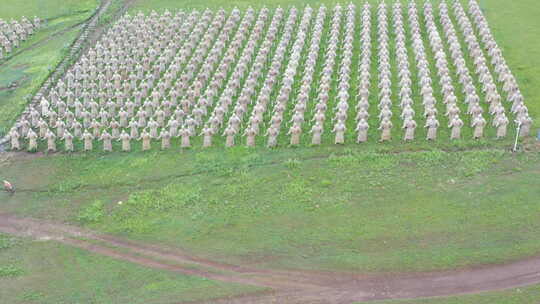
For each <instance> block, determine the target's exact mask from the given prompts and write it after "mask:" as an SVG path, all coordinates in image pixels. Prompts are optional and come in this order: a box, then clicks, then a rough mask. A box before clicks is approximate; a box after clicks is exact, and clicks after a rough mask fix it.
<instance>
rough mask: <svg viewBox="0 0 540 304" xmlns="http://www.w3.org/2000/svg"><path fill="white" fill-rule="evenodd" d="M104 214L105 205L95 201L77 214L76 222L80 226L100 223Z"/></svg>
mask: <svg viewBox="0 0 540 304" xmlns="http://www.w3.org/2000/svg"><path fill="white" fill-rule="evenodd" d="M104 212H105V205H104V204H103V202H102V201H99V200H97V201H95V202H93V203H92V204H91V205H90V206H88V207H86V208H84V209H83V210H81V212H80V213H79V216H78V217H77V220H78V221H79V222H81V223H82V224H91V223H97V222H99V221H101V219H102V218H103V215H104Z"/></svg>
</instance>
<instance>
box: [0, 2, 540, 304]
mask: <svg viewBox="0 0 540 304" xmlns="http://www.w3.org/2000/svg"><path fill="white" fill-rule="evenodd" d="M48 1H49V4H50V5H48V6H47V7H48V8H49V9H51V11H50V12H47V14H49V16H51V17H53V16H61V15H65V17H62V18H58V19H55V20H56V21H55V22H57V23H56V24H57V26H58V27H57V28H55V29H54V30H53V29H50V30H48V29H44V30H43V31H44V33H45V31H50V32H51V33H52V32H53V31H57V30H61V29H62V28H67V27H69V26H71V25H73V24H76V23H77V22H80V21H81V20H84V18H85V16H87V14H89V13H90V11H91V10H92V9H93V8H94V7H95V5H96V2H95V1H85V2H84V3H86V4H84V5H83V4H82V3H83V2H82V1H67V2H66V1H64V2H62V3H67V4H66V5H65V6H61V5H58V4H56V6H55V5H54V4H53V2H55V1H52V0H48ZM12 2H15V1H12ZM34 2H36V3H38V4H35V5H30V4H28V7H27V2H26V1H25V4H24V5H20V6H19V8H20V10H19V11H16V10H15V9H14V10H13V11H11V10H8V11H6V12H5V13H4V11H2V10H0V18H9V17H12V16H13V17H16V16H18V14H21V15H22V14H25V15H27V16H28V15H30V16H31V15H33V14H35V13H32V12H34V11H35V10H39V8H38V9H35V7H36V6H38V5H40V4H39V3H43V2H40V1H34ZM335 2H336V1H309V3H310V4H311V5H313V6H316V5H318V4H320V3H325V4H327V5H331V4H332V3H335ZM28 3H30V2H28ZM263 3H266V4H268V5H282V6H288V5H297V6H301V5H303V4H305V3H306V2H305V1H300V0H295V1H292V0H281V1H269V2H256V3H255V2H253V1H247V0H246V1H228V2H226V3H222V2H221V1H215V0H203V1H197V2H181V1H172V0H167V1H165V0H158V1H143V0H138V1H135V3H134V5H133V6H132V8H131V9H130V12H132V13H133V12H136V11H138V10H143V11H145V12H148V11H150V10H152V9H156V10H158V11H159V10H164V9H166V8H169V9H175V8H199V9H200V8H205V7H211V8H216V7H219V6H221V5H223V6H224V7H225V8H231V7H234V6H238V7H240V8H245V7H247V6H248V5H253V6H260V5H262V4H263ZM480 4H481V6H482V7H483V8H484V9H485V11H484V12H485V14H486V15H487V18H488V21H489V23H490V25H491V29H492V31H493V34H494V35H495V38H496V39H497V41H498V42H499V45H500V46H501V47H502V48H503V51H504V56H505V58H506V60H507V62H508V64H509V65H510V67H511V68H512V70H513V72H514V74H515V75H516V77H517V79H518V82H519V84H520V87H521V90H522V92H523V94H524V96H525V98H526V103H527V105H528V107H529V110H530V113H531V115H532V116H533V118H536V120H535V126H536V127H538V126H540V124H539V122H538V117H540V116H539V114H540V101H539V100H538V97H537V96H538V95H539V94H538V93H540V89H539V88H537V86H536V84H537V83H538V82H539V80H540V79H539V77H540V76H539V75H540V70H539V69H540V54H539V52H540V51H539V49H538V48H537V47H536V46H539V45H540V33H539V31H540V29H539V27H538V25H539V24H538V21H537V18H536V17H537V16H538V15H539V14H540V6H539V5H538V4H537V3H536V2H534V1H532V0H521V1H514V2H512V3H511V4H510V3H509V2H508V1H504V0H485V1H480ZM0 6H1V7H4V2H2V4H0ZM52 7H57V8H58V10H56V11H53V10H52ZM60 7H61V9H60ZM69 7H72V8H71V9H70V8H69ZM86 9H88V10H90V11H88V12H87V13H79V12H80V11H82V10H86ZM4 14H5V15H4ZM62 20H63V21H62ZM50 26H51V27H54V26H55V25H53V23H51V25H50ZM77 33H78V28H75V29H74V30H73V31H71V32H68V33H67V34H66V35H63V36H59V37H57V38H55V39H51V40H50V41H48V42H47V43H46V44H43V45H42V46H40V47H39V48H36V49H34V50H31V51H28V52H25V53H24V54H23V55H21V56H20V57H16V58H13V59H11V60H10V61H9V62H8V63H7V64H2V65H1V66H0V87H2V86H4V85H6V84H9V83H11V82H13V81H17V82H20V83H21V86H20V87H18V88H17V89H15V90H11V91H10V90H7V91H0V134H2V129H1V128H6V127H8V126H9V125H10V123H11V122H12V121H13V119H14V118H15V117H16V116H17V115H18V113H19V112H20V111H21V110H22V108H23V106H24V103H25V101H24V96H25V95H27V94H29V93H30V92H32V91H34V90H35V89H36V88H37V87H38V85H39V82H40V80H42V79H43V78H42V77H45V76H46V74H47V73H48V70H47V68H48V67H49V66H52V64H51V62H56V61H57V60H59V59H60V58H61V56H62V54H63V51H62V48H63V47H64V46H65V45H66V44H68V43H69V42H70V41H72V40H73V39H74V37H75V36H76V35H77ZM38 35H40V34H39V33H38V34H37V35H36V36H35V37H34V38H32V41H34V40H36V41H37V40H39V37H38ZM43 35H45V34H43ZM525 46H526V47H525ZM23 47H24V45H23ZM510 143H511V139H509V140H505V141H503V142H498V143H493V142H492V141H480V142H475V141H472V140H470V141H469V140H463V141H461V142H458V143H457V144H455V143H447V142H442V143H440V144H438V145H437V147H433V146H432V145H430V144H429V143H426V142H424V141H423V140H418V141H417V142H415V143H413V144H408V145H402V144H401V143H399V141H397V140H396V141H394V142H392V143H391V144H389V145H381V144H376V143H369V144H368V145H365V146H354V145H351V146H348V147H335V146H331V145H325V146H323V147H321V148H308V147H301V148H296V149H295V148H280V149H277V150H267V149H263V148H257V149H253V150H251V149H246V148H243V147H236V148H233V149H230V150H227V151H224V150H222V149H220V148H212V149H210V150H207V151H201V150H200V149H194V150H188V151H182V152H179V151H172V150H171V151H166V152H160V151H158V150H157V149H156V148H155V149H154V150H152V151H151V152H149V153H142V152H134V153H130V154H123V153H110V154H102V153H99V152H95V153H91V154H86V155H82V154H76V155H52V156H46V157H34V156H25V157H16V158H15V159H12V160H9V159H8V160H5V161H3V162H2V161H0V179H2V178H6V179H9V180H10V181H12V182H13V183H14V184H15V185H16V187H18V188H19V189H21V191H20V192H19V193H17V194H16V195H15V196H12V197H9V196H7V195H6V194H4V193H0V212H12V213H16V214H18V215H21V216H32V217H37V218H45V219H50V220H55V221H66V222H70V223H73V224H77V225H82V226H85V227H88V228H91V229H96V230H99V231H104V232H109V233H113V234H116V235H120V236H123V237H126V238H129V239H135V240H139V241H144V242H149V243H153V244H158V245H167V246H171V247H180V248H182V249H185V250H187V251H188V252H191V253H193V254H196V255H199V256H202V257H207V258H211V259H214V260H218V261H223V262H229V263H233V264H239V263H243V264H247V265H254V266H256V267H262V268H265V267H267V268H302V269H322V270H355V271H362V272H386V271H390V272H392V271H424V270H440V269H452V268H455V267H463V266H470V265H477V264H488V263H501V262H507V261H510V260H516V259H519V258H523V257H527V256H532V255H537V254H538V252H540V239H539V238H538V237H537V236H538V234H539V233H540V224H539V223H540V216H539V215H540V206H539V205H538V204H537V202H538V197H540V188H539V187H538V180H539V174H540V154H539V152H538V151H539V150H538V144H537V143H536V142H534V140H533V139H528V145H527V146H528V147H529V150H532V152H528V153H521V154H510V153H509V152H505V149H506V150H508V149H509V147H510ZM441 149H444V150H445V151H448V152H444V151H442V150H441ZM460 150H469V151H465V152H462V151H460ZM393 152H404V153H401V154H397V153H393ZM1 158H2V156H1V155H0V159H1ZM119 201H122V202H123V204H122V205H119V204H118V202H119ZM3 239H6V237H3ZM3 239H2V240H3ZM6 242H7V241H6ZM15 243H16V244H15V245H13V246H10V248H4V249H2V246H1V244H2V243H0V257H1V258H2V259H1V260H2V261H4V260H6V261H9V262H8V263H7V265H4V264H2V265H1V266H0V267H1V268H0V275H1V274H2V273H7V274H8V275H5V276H3V277H2V278H0V284H1V285H2V286H9V288H6V289H4V288H3V289H0V298H4V297H6V298H7V299H9V300H10V301H9V303H32V299H37V298H41V297H42V296H43V295H47V297H45V299H46V302H36V303H62V301H63V302H65V303H77V302H82V303H92V302H91V301H94V303H126V302H129V303H137V302H134V301H139V300H140V303H170V299H177V297H178V299H182V300H195V299H196V296H197V295H200V294H201V290H205V292H204V294H205V295H207V296H209V297H214V296H222V295H230V294H235V293H241V292H245V291H250V290H249V289H246V287H240V286H229V285H226V284H222V283H217V282H212V281H207V280H202V279H199V278H194V277H185V276H179V275H173V274H169V273H165V272H161V271H151V270H148V269H145V268H142V267H139V266H135V265H131V264H127V263H122V262H117V261H114V260H111V259H108V258H102V257H97V256H93V255H91V254H88V253H85V252H83V251H81V250H77V249H72V248H69V247H65V246H62V245H58V244H55V243H48V242H43V243H36V242H30V241H27V240H17V241H16V242H15ZM6 246H7V245H6ZM44 252H45V253H47V255H46V256H50V258H49V260H47V263H45V265H41V264H39V262H40V258H39V257H41V256H43V253H44ZM65 261H75V262H76V264H75V265H77V267H75V266H72V265H70V264H69V263H67V262H65ZM78 267H80V268H82V269H84V270H85V271H87V272H88V273H90V274H91V275H90V277H92V280H91V281H90V282H84V280H83V278H87V277H88V275H85V276H83V275H82V274H81V273H79V271H80V270H79V269H80V268H78ZM109 269H113V270H110V271H108V270H109ZM118 273H120V274H124V275H122V278H123V277H129V278H130V280H129V281H127V282H122V283H123V284H120V282H118V281H117V280H118V278H119V276H118ZM64 274H68V275H66V276H65V278H64V277H63V275H64ZM49 276H50V277H49ZM71 282H74V283H73V284H67V283H71ZM105 283H109V284H105ZM4 284H6V285H4ZM92 289H94V290H97V291H98V292H97V295H96V297H92V293H90V292H89V290H92ZM135 289H137V290H138V293H136V294H131V293H130V291H132V290H135ZM48 290H53V291H54V292H51V293H48V292H47V291H48ZM206 290H214V291H215V294H214V293H212V294H207V293H206ZM156 292H158V293H159V294H160V295H162V298H160V299H157V300H156V302H148V299H149V297H150V296H151V295H153V294H155V293H156ZM145 300H146V302H145ZM539 300H540V295H539V289H538V286H533V287H529V288H520V289H519V291H518V290H517V289H512V290H507V291H500V292H494V293H486V294H481V295H470V296H460V297H452V298H437V299H425V300H410V301H387V302H381V303H434V304H438V303H441V304H442V303H444V304H448V303H452V304H453V303H497V304H498V303H505V304H506V303H536V302H538V301H539Z"/></svg>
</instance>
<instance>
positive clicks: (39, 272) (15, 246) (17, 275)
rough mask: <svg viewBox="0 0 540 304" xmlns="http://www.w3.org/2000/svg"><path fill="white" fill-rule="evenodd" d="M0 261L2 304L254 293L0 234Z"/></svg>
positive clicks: (137, 301)
mask: <svg viewBox="0 0 540 304" xmlns="http://www.w3.org/2000/svg"><path fill="white" fill-rule="evenodd" d="M0 261H2V262H1V263H0V285H1V286H2V288H0V299H2V303H12V304H23V303H24V304H30V303H40V304H48V303H50V304H59V303H66V304H67V303H88V304H90V303H95V304H98V303H99V304H103V303H133V304H149V303H154V304H155V303H178V302H188V301H196V300H197V301H199V300H201V301H202V300H208V299H212V298H217V297H224V296H230V295H234V294H240V293H245V292H253V291H256V290H257V289H256V288H254V287H253V288H252V287H246V286H241V285H237V284H229V283H223V282H217V281H212V280H208V279H204V278H198V277H193V276H185V275H181V274H177V273H169V272H164V271H157V270H152V269H149V268H145V267H141V266H138V265H133V264H131V263H128V262H122V261H117V260H114V259H111V258H108V257H102V256H97V255H94V254H91V253H88V252H86V251H84V250H81V249H77V248H72V247H68V246H64V245H61V244H59V243H54V242H44V241H29V240H25V239H20V238H13V237H9V236H6V235H2V234H0Z"/></svg>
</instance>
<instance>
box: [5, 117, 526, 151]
mask: <svg viewBox="0 0 540 304" xmlns="http://www.w3.org/2000/svg"><path fill="white" fill-rule="evenodd" d="M431 119H433V118H431ZM338 124H343V123H342V122H338V123H337V124H336V125H335V126H334V129H333V133H335V137H334V139H335V140H334V143H335V144H344V143H345V131H346V128H345V126H344V125H342V126H339V125H338ZM480 127H482V126H478V125H477V126H475V131H474V135H473V136H474V138H479V137H478V134H482V132H481V131H478V128H480ZM402 128H403V129H404V134H403V140H404V141H409V140H412V139H414V132H415V129H416V126H414V127H411V126H409V125H407V124H406V123H405V124H404V125H403V127H402ZM425 128H427V137H426V138H427V139H428V140H432V139H434V138H436V134H437V127H433V126H432V125H431V124H429V122H427V123H426V125H425ZM455 128H461V126H453V127H452V132H451V133H452V134H451V138H453V139H457V138H458V137H456V135H455V134H460V132H459V130H455ZM273 129H274V127H273V126H271V127H270V128H269V129H268V132H267V133H266V135H265V137H266V142H267V147H269V148H273V147H276V146H277V141H278V139H277V136H278V133H277V132H272V131H271V130H273ZM367 129H368V128H365V129H361V130H358V133H357V139H356V142H357V143H362V142H366V141H367V139H368V130H367ZM246 130H250V129H249V128H248V129H246ZM274 131H275V130H274ZM390 132H391V130H390V129H384V128H383V129H382V132H381V133H380V135H381V137H380V141H387V140H390V139H391V136H390V134H391V133H390ZM310 133H312V137H311V145H320V144H321V136H322V128H319V129H314V128H313V129H312V130H311V132H310ZM214 134H215V132H214V131H213V130H211V129H210V128H209V127H204V128H203V130H202V132H201V134H200V135H199V136H202V137H203V144H202V147H204V148H207V147H211V146H212V145H213V135H214ZM520 134H521V135H522V136H526V135H528V129H525V128H521V131H520ZM134 135H136V136H134ZM194 135H195V134H193V133H192V132H191V131H190V130H189V128H186V127H183V128H181V129H179V130H178V131H177V134H176V135H175V136H173V135H171V132H169V130H168V129H166V128H163V129H162V130H161V132H160V133H159V135H158V134H155V133H153V132H152V131H149V130H148V129H146V128H145V129H143V130H142V131H141V132H140V134H134V133H133V132H129V130H126V129H122V131H121V132H120V133H119V134H116V136H113V134H111V133H110V132H109V131H108V130H100V131H99V132H95V130H84V131H83V132H82V134H81V136H80V138H77V137H75V136H74V135H73V134H71V133H70V132H69V131H67V130H66V131H64V132H63V134H62V137H60V138H59V137H58V136H57V135H56V134H55V133H54V132H53V131H51V130H50V129H47V130H46V131H45V134H43V136H39V134H37V133H36V132H34V131H33V130H32V129H29V130H28V132H27V134H26V136H25V137H24V138H22V137H21V135H19V132H18V131H17V129H15V128H13V129H12V130H11V131H10V132H9V133H8V137H9V139H10V145H11V146H10V148H11V150H13V151H17V150H22V149H24V148H26V150H28V151H30V152H31V151H36V150H37V149H38V144H39V142H40V141H45V142H46V143H47V149H46V150H47V151H50V152H56V151H57V143H58V141H60V140H61V141H62V142H63V144H64V149H65V151H68V152H72V151H74V140H77V139H80V140H81V141H82V142H83V143H84V151H92V150H93V149H94V144H95V142H96V141H99V142H102V145H103V151H109V152H110V151H112V149H113V148H112V142H113V141H120V142H122V151H130V150H131V141H132V140H137V141H142V150H143V151H146V150H149V149H150V148H151V143H152V141H155V140H160V141H161V148H162V149H168V148H170V147H171V139H172V138H181V143H180V147H181V148H190V147H191V146H192V145H191V140H192V137H193V136H194ZM287 135H290V137H289V140H290V142H289V144H290V146H297V145H299V144H300V142H301V140H300V138H301V132H295V131H294V129H291V131H289V133H288V134H287ZM223 137H225V147H233V146H235V145H236V142H235V139H236V136H235V135H234V134H229V133H227V132H225V133H224V134H223ZM242 137H243V139H244V140H245V145H246V146H248V147H254V146H255V142H256V137H257V134H255V133H254V132H249V131H246V132H245V133H244V134H243V136H242ZM25 142H26V144H25Z"/></svg>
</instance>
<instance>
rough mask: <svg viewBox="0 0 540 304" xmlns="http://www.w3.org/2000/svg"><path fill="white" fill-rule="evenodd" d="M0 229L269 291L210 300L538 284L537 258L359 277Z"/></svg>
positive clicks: (31, 222)
mask: <svg viewBox="0 0 540 304" xmlns="http://www.w3.org/2000/svg"><path fill="white" fill-rule="evenodd" d="M0 232H3V233H8V234H14V235H18V236H26V237H32V238H34V239H38V240H54V241H58V242H61V243H64V244H67V245H71V246H74V247H78V248H82V249H85V250H88V251H90V252H93V253H96V254H100V255H104V256H109V257H112V258H115V259H119V260H124V261H129V262H132V263H135V264H139V265H143V266H146V267H151V268H155V269H161V270H167V271H173V272H178V273H183V274H187V275H196V276H200V277H205V278H208V279H213V280H220V281H225V282H233V283H240V284H246V285H253V286H259V287H268V288H270V289H271V290H269V291H268V292H263V293H257V294H256V295H245V296H239V297H236V298H227V299H221V300H215V301H213V302H212V303H238V304H244V303H260V304H264V303H310V304H314V303H329V304H345V303H353V302H358V301H373V300H383V299H404V298H418V297H429V296H444V295H455V294H463V293H477V292H482V291H489V290H498V289H505V288H512V287H517V286H523V285H530V284H535V283H539V282H540V257H535V258H530V259H526V260H522V261H518V262H514V263H509V264H503V265H487V266H482V267H474V268H468V269H462V270H455V271H441V272H429V273H400V274H383V275H359V274H351V273H336V272H315V271H299V270H290V271H288V270H267V269H255V268H251V267H245V266H237V265H229V264H224V263H218V262H214V261H210V260H207V259H203V258H199V257H195V256H192V255H190V254H188V253H185V252H183V251H181V250H179V249H172V248H164V247H159V246H157V245H149V244H141V243H137V242H133V241H127V240H123V239H120V238H117V237H113V236H109V235H103V234H99V233H95V232H92V231H89V230H86V229H82V228H79V227H74V226H69V225H65V224H58V223H51V222H46V221H42V220H36V219H27V218H18V217H15V216H13V215H9V214H0ZM201 303H203V302H201Z"/></svg>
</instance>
